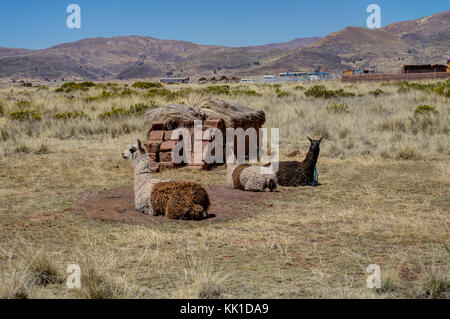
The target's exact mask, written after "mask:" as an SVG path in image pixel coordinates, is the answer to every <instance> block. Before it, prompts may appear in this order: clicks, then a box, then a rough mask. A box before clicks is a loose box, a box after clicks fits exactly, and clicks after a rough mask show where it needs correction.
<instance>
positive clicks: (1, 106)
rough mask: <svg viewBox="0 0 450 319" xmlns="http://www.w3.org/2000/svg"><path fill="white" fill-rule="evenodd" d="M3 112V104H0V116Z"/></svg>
mask: <svg viewBox="0 0 450 319" xmlns="http://www.w3.org/2000/svg"><path fill="white" fill-rule="evenodd" d="M3 114H5V109H4V108H3V105H2V104H0V116H3Z"/></svg>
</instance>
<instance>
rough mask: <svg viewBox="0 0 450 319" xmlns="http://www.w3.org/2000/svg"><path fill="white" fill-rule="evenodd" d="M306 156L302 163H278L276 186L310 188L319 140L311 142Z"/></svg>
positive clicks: (318, 149)
mask: <svg viewBox="0 0 450 319" xmlns="http://www.w3.org/2000/svg"><path fill="white" fill-rule="evenodd" d="M308 140H309V141H310V142H311V146H310V147H309V151H308V154H307V155H306V157H305V159H304V160H303V162H297V161H288V162H280V166H279V168H278V172H277V179H278V184H280V185H282V186H308V185H309V186H311V185H312V184H313V181H314V167H315V166H316V163H317V158H318V157H319V152H320V142H321V141H322V138H320V140H312V139H310V138H309V137H308Z"/></svg>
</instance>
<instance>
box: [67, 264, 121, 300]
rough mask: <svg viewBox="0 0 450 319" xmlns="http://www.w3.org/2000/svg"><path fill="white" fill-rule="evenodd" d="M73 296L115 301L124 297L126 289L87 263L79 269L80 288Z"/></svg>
mask: <svg viewBox="0 0 450 319" xmlns="http://www.w3.org/2000/svg"><path fill="white" fill-rule="evenodd" d="M75 294H76V295H77V296H78V297H79V298H82V299H117V298H124V297H126V289H125V288H124V287H123V286H122V285H119V284H117V283H115V282H114V281H113V280H112V278H108V277H106V276H105V275H104V274H102V272H101V271H99V270H98V269H97V267H96V266H94V264H93V262H92V261H88V262H86V263H85V264H84V266H82V267H81V288H80V289H76V290H75Z"/></svg>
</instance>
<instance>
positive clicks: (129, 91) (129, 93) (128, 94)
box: [120, 88, 138, 96]
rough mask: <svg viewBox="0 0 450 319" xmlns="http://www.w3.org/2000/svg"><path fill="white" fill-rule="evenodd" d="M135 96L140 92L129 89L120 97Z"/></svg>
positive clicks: (124, 90) (121, 93) (123, 91)
mask: <svg viewBox="0 0 450 319" xmlns="http://www.w3.org/2000/svg"><path fill="white" fill-rule="evenodd" d="M133 94H138V92H136V91H134V90H131V89H129V88H125V89H123V90H122V92H120V96H131V95H133Z"/></svg>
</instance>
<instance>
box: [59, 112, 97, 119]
mask: <svg viewBox="0 0 450 319" xmlns="http://www.w3.org/2000/svg"><path fill="white" fill-rule="evenodd" d="M53 118H54V119H55V120H64V121H67V120H69V119H89V117H88V116H87V114H86V113H84V111H73V112H62V113H56V114H54V115H53Z"/></svg>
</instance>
